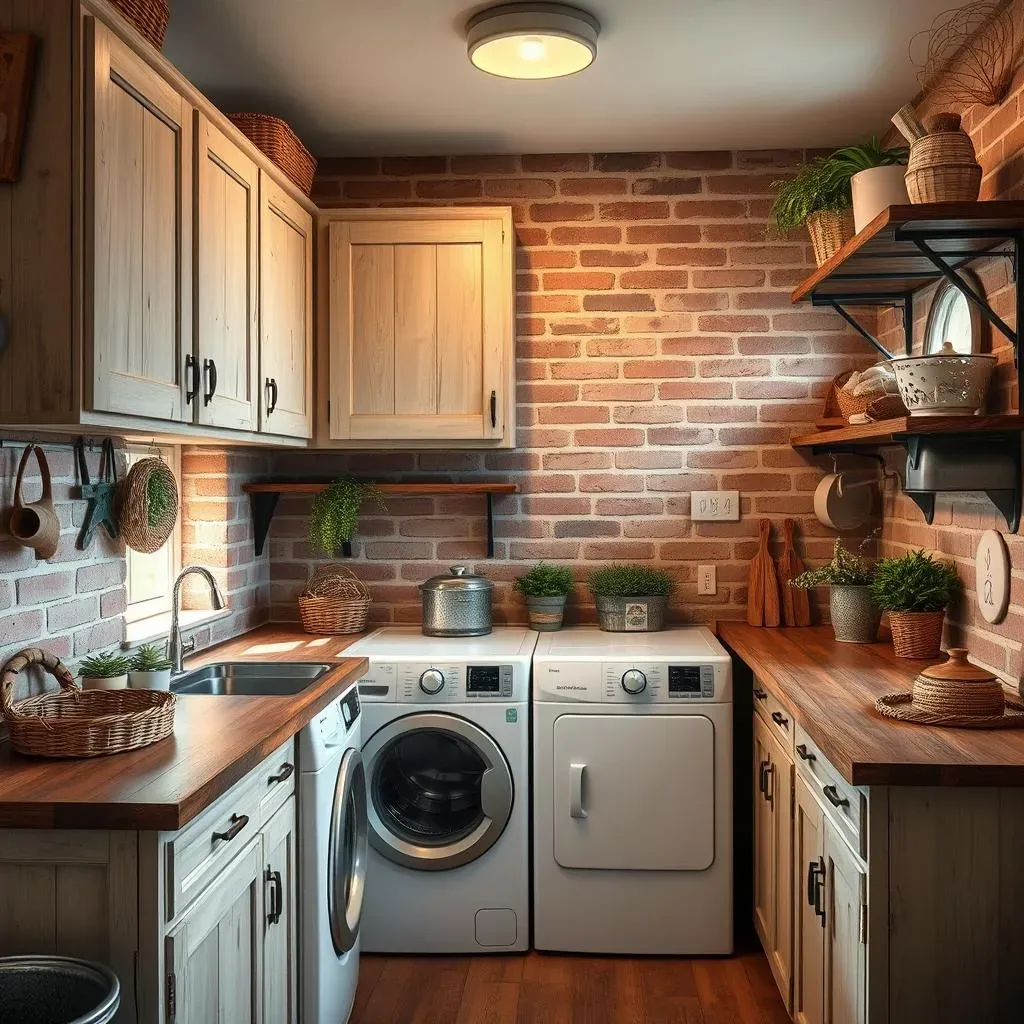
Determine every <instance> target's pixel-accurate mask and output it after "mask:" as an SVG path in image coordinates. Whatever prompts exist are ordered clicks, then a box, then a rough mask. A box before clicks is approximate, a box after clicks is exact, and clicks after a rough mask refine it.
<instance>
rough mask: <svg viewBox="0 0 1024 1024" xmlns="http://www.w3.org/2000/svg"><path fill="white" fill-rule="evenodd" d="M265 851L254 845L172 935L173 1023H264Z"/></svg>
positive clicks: (170, 1018) (170, 983)
mask: <svg viewBox="0 0 1024 1024" xmlns="http://www.w3.org/2000/svg"><path fill="white" fill-rule="evenodd" d="M263 885H264V881H263V848H262V840H261V839H259V838H256V839H253V841H252V842H251V843H250V844H249V846H248V847H247V848H246V849H245V850H244V851H243V852H242V853H240V854H239V855H238V856H237V857H236V858H235V859H234V860H233V861H231V863H230V865H228V867H226V868H225V869H224V871H222V872H221V873H220V875H218V876H217V878H216V880H215V881H213V882H212V883H211V884H210V886H209V888H207V890H206V891H205V892H204V893H203V894H202V895H201V896H200V897H199V898H198V899H197V900H196V901H195V902H194V903H193V904H192V906H191V907H189V909H188V910H187V911H186V912H185V916H184V917H183V918H182V919H181V921H180V922H179V924H178V925H177V926H176V927H175V928H174V930H173V931H172V932H171V933H170V934H169V935H168V936H167V939H166V955H165V962H166V964H167V969H168V971H169V972H170V973H169V974H168V977H167V979H166V984H167V993H166V1004H167V1013H166V1017H167V1020H168V1021H169V1022H170V1024H259V1022H261V1021H262V1020H263V1009H262V1005H263V979H262V974H261V970H262V946H263V927H262V920H263Z"/></svg>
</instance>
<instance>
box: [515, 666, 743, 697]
mask: <svg viewBox="0 0 1024 1024" xmlns="http://www.w3.org/2000/svg"><path fill="white" fill-rule="evenodd" d="M533 683H534V687H535V692H536V693H537V694H538V695H542V699H553V700H568V701H576V702H580V703H595V704H596V703H606V704H607V703H612V704H669V703H671V704H675V703H677V702H678V703H690V702H701V701H721V700H723V699H728V697H727V694H728V690H729V686H728V671H727V667H726V666H718V667H716V666H715V665H714V664H711V663H708V664H698V663H689V664H687V663H675V664H673V663H671V662H646V661H604V662H596V661H594V662H579V663H575V664H572V663H568V662H543V663H541V664H535V665H534V676H533Z"/></svg>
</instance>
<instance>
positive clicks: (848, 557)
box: [789, 533, 875, 590]
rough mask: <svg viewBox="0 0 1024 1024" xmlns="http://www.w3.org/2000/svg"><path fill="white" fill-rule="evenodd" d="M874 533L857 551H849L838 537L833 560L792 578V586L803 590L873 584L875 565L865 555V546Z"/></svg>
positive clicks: (865, 539) (866, 538)
mask: <svg viewBox="0 0 1024 1024" xmlns="http://www.w3.org/2000/svg"><path fill="white" fill-rule="evenodd" d="M872 537H874V534H873V533H872V534H871V535H869V536H867V537H865V538H864V540H862V541H861V543H860V546H859V547H858V548H857V550H856V552H854V551H848V550H847V549H846V548H845V547H843V542H842V541H841V540H840V539H839V538H838V537H837V538H836V542H835V545H834V546H833V548H832V561H831V562H829V563H828V564H827V565H822V566H819V567H818V568H817V569H808V570H807V572H804V573H801V574H800V575H799V576H797V577H796V579H793V580H790V584H789V585H790V586H791V587H799V588H800V589H801V590H813V589H814V588H815V587H825V586H830V587H866V586H869V585H870V584H871V580H872V579H873V578H874V575H875V567H874V566H873V565H872V564H871V563H870V562H869V561H868V560H867V558H866V557H865V556H864V554H863V551H864V548H865V547H866V546H867V545H868V544H869V543H870V541H871V539H872Z"/></svg>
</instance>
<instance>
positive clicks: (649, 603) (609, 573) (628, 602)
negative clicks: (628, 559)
mask: <svg viewBox="0 0 1024 1024" xmlns="http://www.w3.org/2000/svg"><path fill="white" fill-rule="evenodd" d="M587 586H588V588H589V589H590V592H591V593H592V594H593V595H594V603H595V604H596V605H597V620H598V624H599V625H600V627H601V629H604V630H607V631H608V632H610V633H640V632H653V631H655V630H658V629H664V628H665V609H666V608H667V607H668V599H669V597H670V596H671V594H672V592H673V591H674V590H675V589H676V581H675V580H674V579H673V578H672V576H671V575H669V573H667V572H665V571H664V570H663V569H654V568H651V567H650V566H648V565H609V566H606V567H605V568H603V569H595V570H594V571H593V572H592V573H591V574H590V575H589V576H588V577H587Z"/></svg>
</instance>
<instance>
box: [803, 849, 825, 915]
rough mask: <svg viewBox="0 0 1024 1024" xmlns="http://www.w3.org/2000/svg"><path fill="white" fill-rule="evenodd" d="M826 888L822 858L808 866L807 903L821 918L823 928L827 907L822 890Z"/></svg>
mask: <svg viewBox="0 0 1024 1024" xmlns="http://www.w3.org/2000/svg"><path fill="white" fill-rule="evenodd" d="M824 888H825V862H824V861H823V860H821V859H820V858H819V859H818V860H812V861H811V863H810V864H809V865H808V866H807V902H808V904H810V906H812V907H814V913H815V915H816V916H817V917H820V918H821V927H822V928H824V927H825V907H824V904H823V901H822V898H821V897H822V890H823V889H824Z"/></svg>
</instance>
